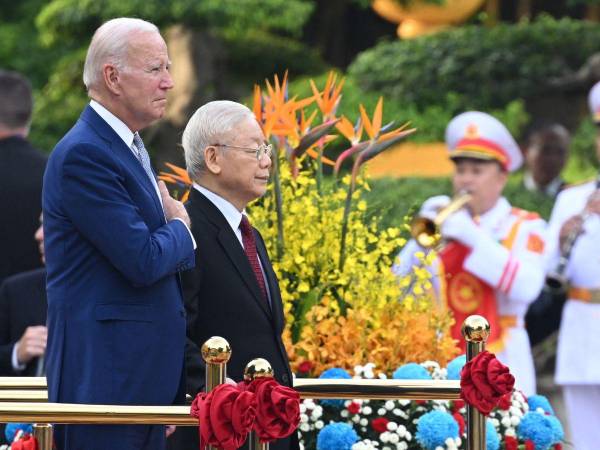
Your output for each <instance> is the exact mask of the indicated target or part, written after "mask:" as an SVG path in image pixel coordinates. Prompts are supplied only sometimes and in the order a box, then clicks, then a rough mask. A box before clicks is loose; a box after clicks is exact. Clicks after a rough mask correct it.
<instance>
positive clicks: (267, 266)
mask: <svg viewBox="0 0 600 450" xmlns="http://www.w3.org/2000/svg"><path fill="white" fill-rule="evenodd" d="M254 235H255V236H256V250H257V252H258V257H259V258H260V262H261V264H262V267H263V270H264V271H265V276H266V278H267V284H268V286H269V293H270V294H271V310H272V313H273V320H274V323H275V325H276V327H277V329H278V331H279V332H281V331H282V330H280V328H282V327H283V305H282V303H281V293H280V292H279V284H278V282H277V276H276V275H275V271H274V270H273V266H272V265H271V260H270V259H269V254H268V253H267V249H266V248H265V245H264V241H263V239H262V236H261V235H260V233H259V232H258V231H257V230H256V229H255V230H254Z"/></svg>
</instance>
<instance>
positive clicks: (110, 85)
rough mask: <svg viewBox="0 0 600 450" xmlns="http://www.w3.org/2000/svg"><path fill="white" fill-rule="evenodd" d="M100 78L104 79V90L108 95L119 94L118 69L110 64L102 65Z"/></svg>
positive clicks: (119, 75) (119, 76)
mask: <svg viewBox="0 0 600 450" xmlns="http://www.w3.org/2000/svg"><path fill="white" fill-rule="evenodd" d="M102 78H103V79H104V84H105V86H106V89H108V91H109V92H110V93H112V94H114V95H120V94H121V84H120V81H121V79H120V78H121V74H120V73H119V69H117V68H116V67H115V66H113V65H112V64H104V66H103V67H102Z"/></svg>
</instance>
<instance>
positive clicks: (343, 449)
mask: <svg viewBox="0 0 600 450" xmlns="http://www.w3.org/2000/svg"><path fill="white" fill-rule="evenodd" d="M464 364H465V357H464V355H463V356H459V357H457V358H455V359H454V360H452V361H451V362H450V363H449V364H448V365H447V367H441V366H440V365H439V364H438V363H436V362H433V361H426V362H424V363H421V364H415V363H409V364H405V365H403V366H401V367H399V368H398V369H397V370H396V371H394V373H393V375H392V378H395V379H436V380H445V379H459V377H460V371H461V369H462V366H463V365H464ZM375 367H376V366H375V365H374V364H372V363H369V364H366V365H364V366H360V365H359V366H356V367H354V378H387V376H386V375H385V373H383V372H377V373H376V372H375V370H374V369H375ZM321 377H322V378H351V376H350V374H349V373H348V372H347V371H345V370H343V369H340V368H333V369H329V370H327V371H325V372H323V373H322V374H321ZM300 413H301V414H300V428H299V431H300V434H299V436H300V440H301V445H302V448H306V449H313V448H315V449H317V450H411V449H415V450H416V449H425V450H458V449H465V448H466V434H465V422H466V416H465V414H466V408H465V404H464V402H463V401H410V400H396V401H392V400H388V401H381V400H345V401H344V400H321V401H314V400H310V399H307V400H304V401H303V402H302V404H301V405H300ZM563 438H564V433H563V429H562V426H561V424H560V422H559V421H558V419H557V418H556V417H555V416H554V411H553V410H552V407H551V406H550V404H549V402H548V400H547V399H546V398H545V397H543V396H540V395H534V396H531V397H529V398H527V397H525V395H524V394H523V393H521V392H520V391H517V390H514V391H513V392H512V393H509V394H507V395H505V396H504V397H503V398H502V399H501V401H500V403H499V404H498V406H497V407H496V408H495V409H494V410H492V412H491V413H490V415H489V416H488V419H487V428H486V440H487V449H488V450H499V449H503V450H551V449H552V450H560V449H561V448H562V444H561V441H562V440H563Z"/></svg>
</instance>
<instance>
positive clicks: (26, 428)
mask: <svg viewBox="0 0 600 450" xmlns="http://www.w3.org/2000/svg"><path fill="white" fill-rule="evenodd" d="M19 430H23V433H26V434H31V433H33V425H31V424H30V423H7V424H6V428H5V429H4V436H5V437H6V442H8V443H9V444H10V443H12V441H13V440H14V438H15V434H17V431H19Z"/></svg>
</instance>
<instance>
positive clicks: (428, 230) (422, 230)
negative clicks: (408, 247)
mask: <svg viewBox="0 0 600 450" xmlns="http://www.w3.org/2000/svg"><path fill="white" fill-rule="evenodd" d="M410 234H411V235H412V237H413V238H414V240H415V241H417V243H418V244H419V245H420V246H421V247H424V248H432V247H436V246H437V245H438V244H439V243H440V241H441V240H442V235H441V234H440V230H439V227H438V226H437V225H436V224H435V222H434V221H433V220H431V219H428V218H426V217H415V218H414V219H413V222H412V225H411V227H410Z"/></svg>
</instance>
